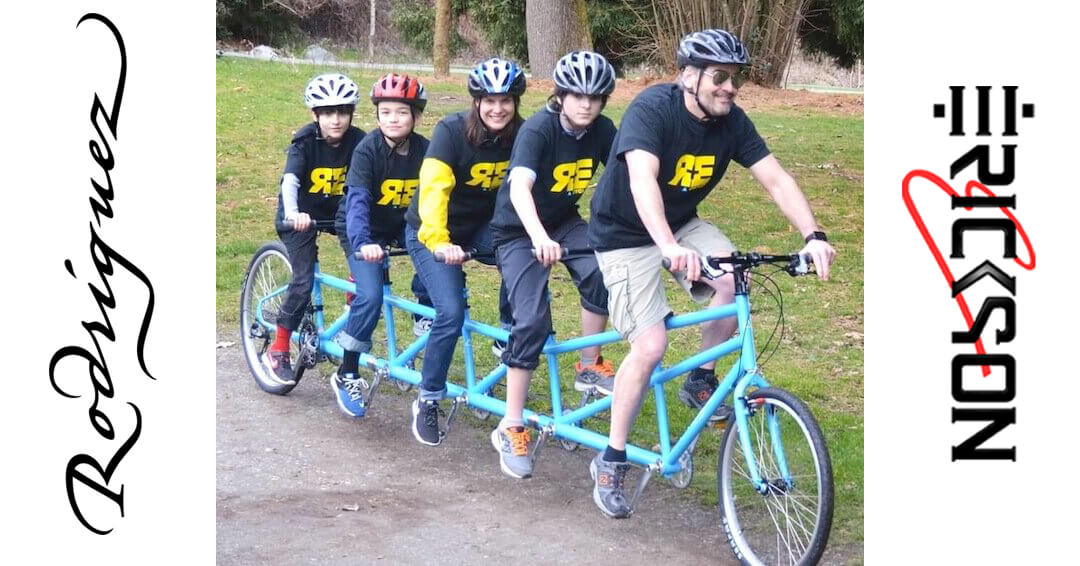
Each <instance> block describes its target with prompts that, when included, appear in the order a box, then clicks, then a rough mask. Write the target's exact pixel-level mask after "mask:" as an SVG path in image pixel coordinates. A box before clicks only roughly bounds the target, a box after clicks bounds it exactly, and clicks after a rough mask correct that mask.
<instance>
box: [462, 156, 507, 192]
mask: <svg viewBox="0 0 1080 566" xmlns="http://www.w3.org/2000/svg"><path fill="white" fill-rule="evenodd" d="M509 166H510V161H509V160H507V161H497V162H494V163H491V162H480V163H477V164H475V165H473V166H472V169H471V170H470V171H469V174H470V175H472V179H469V181H468V182H466V183H465V184H466V185H472V186H474V187H475V186H477V185H479V186H481V187H483V188H484V189H486V190H491V189H493V188H495V189H497V188H499V185H501V184H502V182H503V177H505V176H506V168H507V167H509Z"/></svg>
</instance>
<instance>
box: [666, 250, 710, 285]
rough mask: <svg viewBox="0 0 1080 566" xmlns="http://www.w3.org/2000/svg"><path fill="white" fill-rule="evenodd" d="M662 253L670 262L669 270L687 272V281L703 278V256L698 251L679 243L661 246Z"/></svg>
mask: <svg viewBox="0 0 1080 566" xmlns="http://www.w3.org/2000/svg"><path fill="white" fill-rule="evenodd" d="M660 253H661V254H662V255H663V256H664V258H666V259H667V260H668V262H669V263H670V265H669V267H668V270H669V271H671V272H673V273H680V272H682V273H686V280H687V281H697V280H698V279H699V278H701V258H700V257H699V256H698V254H697V252H695V251H694V250H692V249H690V248H684V247H682V246H680V245H679V244H668V245H666V246H660Z"/></svg>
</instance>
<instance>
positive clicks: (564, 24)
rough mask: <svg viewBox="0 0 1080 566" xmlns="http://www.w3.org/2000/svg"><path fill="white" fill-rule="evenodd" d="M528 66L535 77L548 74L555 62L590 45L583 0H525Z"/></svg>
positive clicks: (549, 75)
mask: <svg viewBox="0 0 1080 566" xmlns="http://www.w3.org/2000/svg"><path fill="white" fill-rule="evenodd" d="M525 24H526V28H527V30H528V42H529V68H530V69H531V70H532V75H533V77H535V78H542V79H546V78H549V77H551V72H552V71H553V70H554V69H555V63H556V62H557V61H558V60H559V58H560V57H562V56H563V55H565V54H567V53H569V52H571V51H574V50H575V49H592V36H591V35H590V34H589V17H588V12H587V10H586V7H585V0H566V1H564V0H527V1H526V2H525Z"/></svg>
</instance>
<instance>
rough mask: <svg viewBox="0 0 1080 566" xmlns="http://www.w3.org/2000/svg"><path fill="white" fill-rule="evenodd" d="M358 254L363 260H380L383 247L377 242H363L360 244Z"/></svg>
mask: <svg viewBox="0 0 1080 566" xmlns="http://www.w3.org/2000/svg"><path fill="white" fill-rule="evenodd" d="M360 256H361V257H363V258H364V261H381V260H382V258H383V248H382V246H380V245H379V244H365V245H363V246H360Z"/></svg>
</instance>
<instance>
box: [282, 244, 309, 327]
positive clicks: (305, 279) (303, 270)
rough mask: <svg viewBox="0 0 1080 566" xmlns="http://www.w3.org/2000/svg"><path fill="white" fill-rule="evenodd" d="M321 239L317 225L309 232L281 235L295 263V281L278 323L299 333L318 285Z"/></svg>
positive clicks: (293, 267)
mask: <svg viewBox="0 0 1080 566" xmlns="http://www.w3.org/2000/svg"><path fill="white" fill-rule="evenodd" d="M318 236H319V231H318V230H316V229H315V227H314V226H313V227H311V228H310V229H309V230H308V231H307V232H296V231H288V232H278V237H279V238H281V241H282V243H284V244H285V249H286V250H287V251H288V252H289V263H290V264H292V281H291V282H290V283H289V290H288V291H286V292H285V302H283V303H282V304H281V313H280V314H279V315H278V319H277V323H278V324H279V325H281V326H283V327H285V328H286V329H288V330H296V327H297V326H300V320H301V319H303V318H304V311H305V310H307V307H308V304H309V303H310V302H311V289H312V288H313V287H314V286H315V262H316V261H318V259H319V247H318V245H317V244H316V240H317V238H318Z"/></svg>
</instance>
